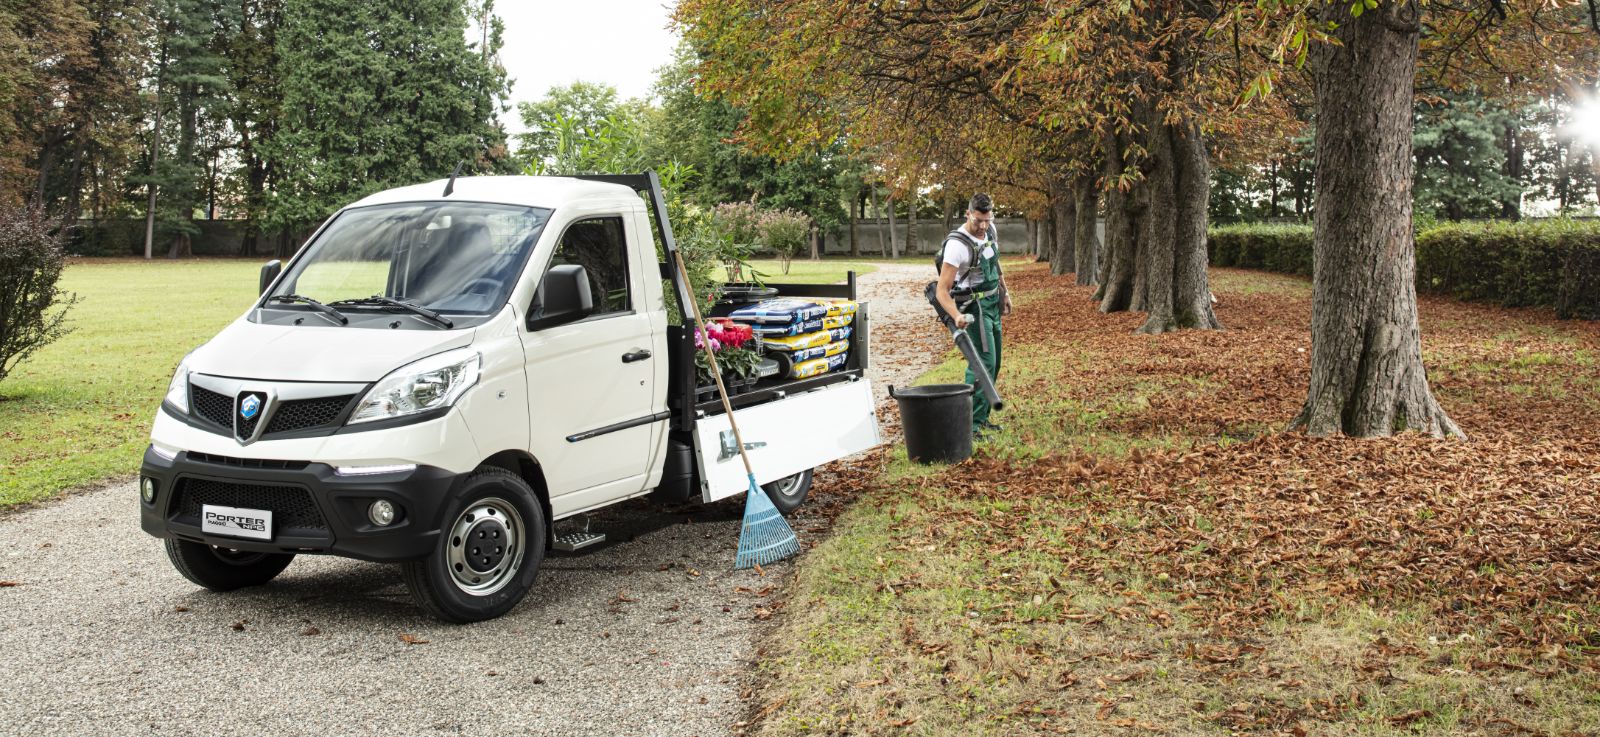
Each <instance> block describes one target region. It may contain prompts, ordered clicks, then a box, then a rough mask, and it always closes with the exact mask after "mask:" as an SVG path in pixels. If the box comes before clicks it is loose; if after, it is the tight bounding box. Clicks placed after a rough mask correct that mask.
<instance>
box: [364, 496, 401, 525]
mask: <svg viewBox="0 0 1600 737" xmlns="http://www.w3.org/2000/svg"><path fill="white" fill-rule="evenodd" d="M367 519H370V520H372V524H375V525H377V526H379V527H388V526H389V525H392V524H394V505H393V504H390V503H389V500H387V499H379V500H378V501H375V502H373V503H372V506H370V507H368V508H367Z"/></svg>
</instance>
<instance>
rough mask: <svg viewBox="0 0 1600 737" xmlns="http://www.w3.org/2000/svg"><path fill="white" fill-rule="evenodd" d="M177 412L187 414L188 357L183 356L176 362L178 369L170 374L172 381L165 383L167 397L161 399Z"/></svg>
mask: <svg viewBox="0 0 1600 737" xmlns="http://www.w3.org/2000/svg"><path fill="white" fill-rule="evenodd" d="M162 401H163V402H166V403H167V404H169V405H172V408H173V409H176V410H178V414H183V415H186V414H189V357H188V356H184V357H183V360H182V361H179V362H178V370H177V372H176V373H174V374H173V375H172V382H171V383H169V384H167V398H166V399H163V400H162Z"/></svg>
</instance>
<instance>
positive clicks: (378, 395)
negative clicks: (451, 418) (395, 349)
mask: <svg viewBox="0 0 1600 737" xmlns="http://www.w3.org/2000/svg"><path fill="white" fill-rule="evenodd" d="M480 362H481V357H480V356H479V355H478V352H477V351H473V350H467V349H461V350H454V351H447V352H445V353H440V354H439V355H437V356H429V357H427V358H424V359H422V360H421V361H417V362H416V363H413V364H411V365H409V366H402V367H400V368H398V369H396V370H395V371H394V373H391V374H389V375H388V376H385V377H383V380H382V381H379V382H378V385H377V386H374V387H372V391H369V392H367V395H366V396H364V397H362V398H361V403H360V404H358V405H356V411H355V414H352V415H351V416H350V422H349V424H351V425H356V424H360V423H362V422H375V421H377V420H388V419H393V418H396V417H405V416H407V415H414V414H418V413H420V412H427V411H428V410H432V409H439V408H441V407H449V406H450V405H452V404H455V403H456V400H457V399H460V398H461V395H462V394H465V393H466V391H467V390H468V389H470V388H472V385H473V384H476V383H478V367H479V364H480Z"/></svg>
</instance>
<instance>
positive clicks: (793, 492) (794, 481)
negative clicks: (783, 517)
mask: <svg viewBox="0 0 1600 737" xmlns="http://www.w3.org/2000/svg"><path fill="white" fill-rule="evenodd" d="M761 489H762V490H763V491H765V492H767V498H768V499H771V500H772V506H774V507H777V508H778V511H779V512H782V513H784V514H789V513H790V512H793V511H794V510H796V509H799V508H800V505H801V504H805V502H806V494H809V493H811V469H809V468H808V469H806V470H804V471H801V472H800V473H797V474H795V475H793V476H785V477H783V478H781V479H778V480H777V481H774V482H772V483H770V484H765V485H763V486H762V487H761Z"/></svg>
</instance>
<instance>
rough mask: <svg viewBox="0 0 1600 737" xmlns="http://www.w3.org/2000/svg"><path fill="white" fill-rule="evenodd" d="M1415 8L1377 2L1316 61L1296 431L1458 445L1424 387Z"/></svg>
mask: <svg viewBox="0 0 1600 737" xmlns="http://www.w3.org/2000/svg"><path fill="white" fill-rule="evenodd" d="M1420 13H1421V10H1420V8H1419V7H1418V5H1417V4H1416V2H1415V1H1414V0H1412V1H1411V2H1397V3H1385V4H1382V5H1379V6H1378V7H1377V8H1376V9H1373V10H1368V11H1367V12H1365V13H1363V14H1362V16H1361V17H1360V18H1351V19H1345V21H1344V22H1343V24H1342V25H1340V27H1339V28H1338V29H1337V30H1335V31H1334V35H1335V36H1336V37H1337V38H1338V39H1339V41H1340V43H1339V44H1337V45H1336V44H1323V45H1318V46H1317V47H1315V50H1314V51H1313V54H1314V60H1315V71H1316V74H1315V78H1316V82H1315V90H1316V110H1317V129H1316V137H1317V152H1316V156H1317V159H1316V200H1315V202H1316V213H1315V214H1314V215H1313V218H1312V219H1313V224H1314V228H1315V233H1316V242H1315V250H1314V260H1313V267H1312V268H1313V273H1312V295H1311V387H1310V391H1309V392H1308V393H1307V397H1306V404H1305V407H1304V409H1302V410H1301V412H1300V415H1299V416H1298V417H1296V418H1295V421H1294V427H1301V428H1305V430H1306V431H1307V432H1308V433H1310V434H1311V435H1314V436H1319V437H1320V436H1328V435H1335V434H1338V433H1344V434H1346V435H1352V436H1356V437H1370V436H1379V435H1390V434H1392V433H1395V432H1399V431H1402V430H1408V429H1409V430H1420V431H1422V432H1426V433H1429V434H1431V435H1434V436H1436V437H1437V436H1443V435H1460V434H1461V430H1460V428H1458V427H1456V424H1455V423H1454V422H1453V421H1451V420H1450V418H1449V417H1447V416H1446V415H1445V412H1444V410H1443V409H1442V408H1441V407H1440V406H1439V403H1438V401H1437V400H1435V399H1434V397H1433V393H1432V392H1431V391H1430V390H1429V388H1428V376H1427V371H1426V369H1424V367H1423V365H1422V340H1421V337H1420V335H1419V333H1418V328H1417V295H1416V263H1415V243H1414V241H1413V238H1412V233H1411V182H1412V167H1413V159H1412V152H1411V136H1412V93H1413V84H1414V80H1415V77H1416V68H1417V39H1418V35H1419V32H1418V29H1419V22H1418V21H1419V16H1420Z"/></svg>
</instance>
